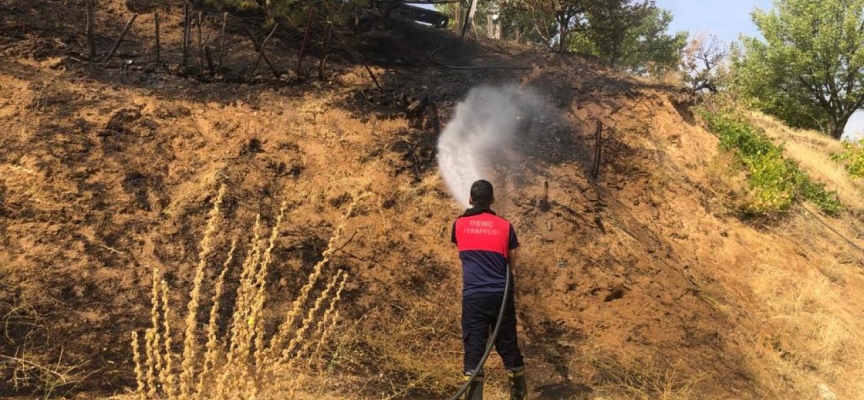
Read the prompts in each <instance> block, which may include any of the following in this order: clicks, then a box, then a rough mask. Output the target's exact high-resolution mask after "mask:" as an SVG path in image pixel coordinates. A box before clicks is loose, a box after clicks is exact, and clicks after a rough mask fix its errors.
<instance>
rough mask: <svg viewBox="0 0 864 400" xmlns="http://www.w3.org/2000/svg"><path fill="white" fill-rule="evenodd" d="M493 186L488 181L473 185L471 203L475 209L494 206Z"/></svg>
mask: <svg viewBox="0 0 864 400" xmlns="http://www.w3.org/2000/svg"><path fill="white" fill-rule="evenodd" d="M493 197H494V193H493V191H492V184H491V183H489V181H487V180H483V179H481V180H479V181H477V182H474V183H473V184H471V201H472V202H473V203H474V204H473V205H474V207H489V206H491V205H492V198H493Z"/></svg>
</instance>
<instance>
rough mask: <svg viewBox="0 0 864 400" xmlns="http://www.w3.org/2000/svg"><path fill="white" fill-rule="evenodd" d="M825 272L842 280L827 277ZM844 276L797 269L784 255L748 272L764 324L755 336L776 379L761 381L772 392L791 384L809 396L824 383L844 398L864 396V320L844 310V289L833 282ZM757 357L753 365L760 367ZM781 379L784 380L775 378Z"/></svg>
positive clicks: (836, 271) (765, 361)
mask: <svg viewBox="0 0 864 400" xmlns="http://www.w3.org/2000/svg"><path fill="white" fill-rule="evenodd" d="M817 262H819V263H822V262H821V261H817ZM823 269H827V270H830V271H832V273H833V274H834V275H839V276H834V277H833V278H832V277H828V276H825V275H824V274H823V273H821V272H820V271H821V270H823ZM842 275H843V272H842V271H839V270H837V269H836V268H833V267H831V266H826V267H825V268H809V267H808V268H800V269H797V270H796V268H795V267H794V266H789V265H785V263H784V260H781V259H780V258H779V257H774V258H769V259H767V260H763V261H762V262H760V263H759V264H757V265H755V266H754V267H753V268H751V269H749V273H748V276H747V280H748V281H749V283H750V286H751V287H752V290H753V293H754V295H755V297H756V299H757V301H758V302H759V303H760V306H761V310H760V312H759V315H758V317H759V318H760V320H762V321H764V322H763V324H762V326H761V331H760V332H758V333H757V334H756V335H755V336H756V341H757V343H756V347H757V348H758V349H761V351H762V352H763V353H762V354H761V355H762V357H761V364H763V365H765V366H766V369H767V370H766V371H763V372H762V373H763V374H768V375H773V376H774V378H775V379H767V377H763V378H765V379H759V380H760V381H761V382H762V384H763V385H767V389H769V391H772V392H782V390H783V389H784V388H783V387H781V386H788V385H790V384H791V385H792V386H793V387H795V388H796V389H798V390H800V391H801V392H804V393H807V392H814V391H815V390H816V388H817V387H818V386H819V385H822V384H825V385H827V386H828V387H830V388H831V389H832V390H834V391H836V392H838V393H842V394H844V395H845V396H843V397H848V398H862V397H864V385H862V384H861V383H860V380H859V379H858V378H859V377H861V376H864V362H862V359H861V357H860V355H861V354H862V352H864V337H862V336H861V334H860V333H859V330H860V329H859V328H860V327H861V326H862V324H864V321H862V320H861V318H860V316H859V315H857V314H856V313H855V312H854V310H850V309H848V308H847V307H846V306H844V305H845V304H846V301H844V294H843V289H842V286H840V285H838V284H837V283H834V282H836V281H837V280H838V279H839V280H841V281H842V279H843V277H842ZM757 358H760V357H753V359H752V361H753V362H754V363H760V361H759V360H757ZM766 364H767V365H766ZM757 369H758V368H757ZM778 375H779V376H782V377H783V378H784V379H783V380H784V382H782V383H780V382H778V381H777V380H776V377H777V376H778ZM772 381H773V382H774V383H771V382H772Z"/></svg>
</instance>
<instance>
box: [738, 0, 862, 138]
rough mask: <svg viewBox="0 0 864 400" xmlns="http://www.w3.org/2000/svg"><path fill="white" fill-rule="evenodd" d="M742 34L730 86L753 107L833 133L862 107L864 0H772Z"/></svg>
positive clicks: (837, 133) (839, 131)
mask: <svg viewBox="0 0 864 400" xmlns="http://www.w3.org/2000/svg"><path fill="white" fill-rule="evenodd" d="M774 5H775V8H774V9H773V10H771V11H769V12H765V11H762V10H758V9H757V10H756V11H754V12H753V14H752V17H753V22H754V23H755V24H756V26H757V27H758V28H759V31H760V32H761V33H762V36H764V38H765V40H764V41H762V40H759V39H758V38H755V37H744V38H742V44H743V47H744V53H743V55H742V56H740V57H738V58H737V59H735V60H733V63H734V68H735V78H734V79H735V81H734V84H735V85H736V88H737V89H738V90H739V91H740V92H741V94H743V95H744V96H745V97H747V98H749V99H751V100H752V102H753V105H754V106H756V108H759V109H761V110H763V111H765V112H766V113H768V114H772V115H774V116H776V117H778V118H780V119H782V120H784V121H786V122H787V123H789V124H790V125H792V126H794V127H798V128H808V129H818V130H821V131H822V132H824V133H825V134H827V135H830V136H831V137H833V138H835V139H839V138H840V137H841V135H842V134H843V129H844V128H845V126H846V123H847V122H848V121H849V117H850V116H851V115H852V114H853V113H854V112H855V111H856V110H858V109H861V107H862V105H864V0H777V1H775V3H774Z"/></svg>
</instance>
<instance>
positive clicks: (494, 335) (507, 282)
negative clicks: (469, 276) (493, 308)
mask: <svg viewBox="0 0 864 400" xmlns="http://www.w3.org/2000/svg"><path fill="white" fill-rule="evenodd" d="M505 273H506V274H507V277H506V278H505V280H504V299H503V300H501V310H499V311H498V320H497V321H496V322H495V329H493V330H492V338H491V339H490V340H489V342H488V343H487V344H486V352H484V353H483V357H481V358H480V363H478V364H477V367H475V368H474V371H473V372H472V373H471V376H470V377H469V378H468V380H466V381H465V383H463V384H462V387H460V388H459V391H458V392H456V394H454V395H453V397H451V398H450V400H458V399H459V396H461V395H463V394H464V393H465V391H466V390H468V387H469V386H471V383H473V382H474V379H476V378H477V374H479V373H480V371H481V370H483V364H485V363H486V359H487V358H489V354H490V353H492V347H493V346H494V345H495V339H497V338H498V332H499V331H500V330H501V320H503V319H504V310H505V309H506V308H507V296H510V291H511V289H512V288H511V287H510V286H511V285H510V264H509V263H508V264H507V269H506V272H505Z"/></svg>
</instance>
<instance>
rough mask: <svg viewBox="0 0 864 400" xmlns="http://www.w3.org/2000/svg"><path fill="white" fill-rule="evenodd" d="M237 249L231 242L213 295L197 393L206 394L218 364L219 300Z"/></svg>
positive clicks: (235, 244)
mask: <svg viewBox="0 0 864 400" xmlns="http://www.w3.org/2000/svg"><path fill="white" fill-rule="evenodd" d="M235 249H237V240H236V239H235V240H233V241H232V242H231V250H228V257H227V258H226V259H225V263H224V264H222V273H221V274H219V279H218V280H217V281H216V289H215V293H214V294H213V301H212V303H213V306H212V307H211V308H210V319H209V321H208V322H207V352H206V353H205V354H204V365H203V367H202V370H201V374H200V375H199V376H198V385H197V386H196V387H195V393H198V394H201V393H203V392H204V382H205V381H206V380H207V378H208V377H209V375H210V371H211V369H212V368H213V365H214V364H215V363H216V348H217V346H218V343H219V342H218V340H217V338H216V331H217V330H218V325H217V324H218V317H219V299H220V298H222V291H223V290H224V287H225V275H226V274H227V273H228V267H229V266H230V265H231V261H233V260H234V250H235Z"/></svg>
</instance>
